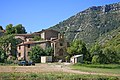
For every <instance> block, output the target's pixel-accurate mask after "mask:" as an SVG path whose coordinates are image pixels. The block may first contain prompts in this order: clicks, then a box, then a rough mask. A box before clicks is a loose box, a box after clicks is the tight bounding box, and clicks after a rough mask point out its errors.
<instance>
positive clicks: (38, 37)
mask: <svg viewBox="0 0 120 80" xmlns="http://www.w3.org/2000/svg"><path fill="white" fill-rule="evenodd" d="M33 40H34V41H40V40H43V39H42V38H41V37H40V36H34V38H33Z"/></svg>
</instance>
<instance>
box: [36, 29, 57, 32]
mask: <svg viewBox="0 0 120 80" xmlns="http://www.w3.org/2000/svg"><path fill="white" fill-rule="evenodd" d="M47 31H53V32H56V33H59V32H58V31H56V30H53V29H42V31H38V32H35V33H42V32H47Z"/></svg>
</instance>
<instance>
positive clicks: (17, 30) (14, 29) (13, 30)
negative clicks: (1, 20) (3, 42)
mask: <svg viewBox="0 0 120 80" xmlns="http://www.w3.org/2000/svg"><path fill="white" fill-rule="evenodd" d="M24 33H26V30H25V27H23V26H22V24H18V25H16V26H13V25H12V24H9V25H7V26H6V34H24Z"/></svg>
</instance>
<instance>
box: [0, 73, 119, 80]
mask: <svg viewBox="0 0 120 80" xmlns="http://www.w3.org/2000/svg"><path fill="white" fill-rule="evenodd" d="M0 80H120V78H119V77H110V76H109V77H106V76H97V75H96V76H95V75H94V76H93V75H80V74H70V73H0Z"/></svg>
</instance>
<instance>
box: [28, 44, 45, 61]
mask: <svg viewBox="0 0 120 80" xmlns="http://www.w3.org/2000/svg"><path fill="white" fill-rule="evenodd" d="M41 56H45V52H44V50H43V49H42V48H41V47H40V46H34V47H32V49H31V50H30V52H29V57H30V59H31V60H32V61H33V62H37V63H38V62H40V60H41Z"/></svg>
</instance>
